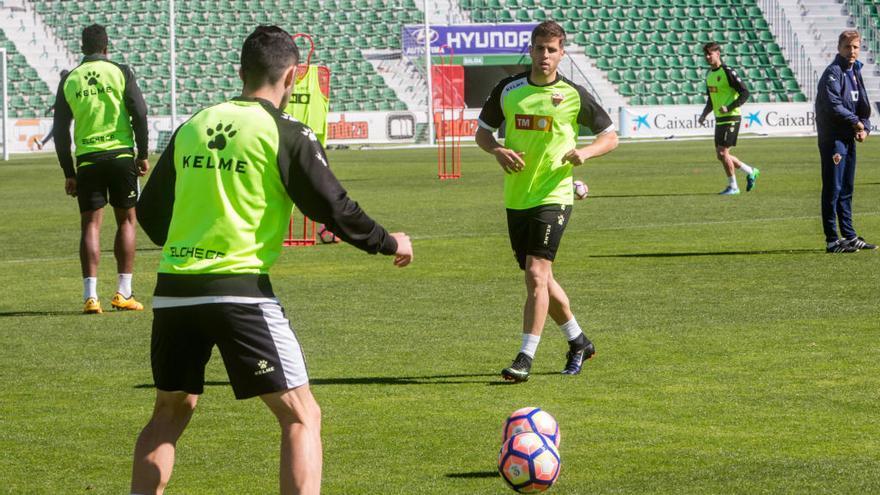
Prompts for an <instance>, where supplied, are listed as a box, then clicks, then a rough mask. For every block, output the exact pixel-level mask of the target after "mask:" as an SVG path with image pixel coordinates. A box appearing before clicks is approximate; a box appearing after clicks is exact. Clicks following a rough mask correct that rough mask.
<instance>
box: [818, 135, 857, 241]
mask: <svg viewBox="0 0 880 495" xmlns="http://www.w3.org/2000/svg"><path fill="white" fill-rule="evenodd" d="M819 156H820V157H821V160H822V228H823V229H824V230H825V242H834V241H837V240H838V239H840V238H843V239H852V238H853V237H856V231H855V229H854V228H853V223H852V197H853V186H854V184H855V178H856V142H855V140H854V139H849V140H846V139H829V140H820V141H819ZM838 227H840V235H839V236H838V232H837V228H838Z"/></svg>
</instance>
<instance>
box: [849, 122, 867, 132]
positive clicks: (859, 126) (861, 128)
mask: <svg viewBox="0 0 880 495" xmlns="http://www.w3.org/2000/svg"><path fill="white" fill-rule="evenodd" d="M852 127H853V130H854V131H856V132H860V131H864V130H865V124H862V122H861V121H859V122H856V123H855V124H853V126H852Z"/></svg>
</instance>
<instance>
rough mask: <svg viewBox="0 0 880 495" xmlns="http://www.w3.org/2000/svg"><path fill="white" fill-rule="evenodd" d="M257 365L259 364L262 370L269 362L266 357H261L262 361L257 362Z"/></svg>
mask: <svg viewBox="0 0 880 495" xmlns="http://www.w3.org/2000/svg"><path fill="white" fill-rule="evenodd" d="M257 366H259V367H260V369H261V370H264V369H266V366H269V362H268V361H266V360H265V359H261V360H260V361H258V362H257Z"/></svg>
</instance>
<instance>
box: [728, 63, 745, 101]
mask: <svg viewBox="0 0 880 495" xmlns="http://www.w3.org/2000/svg"><path fill="white" fill-rule="evenodd" d="M723 67H724V73H725V74H726V75H727V81H728V84H730V87H731V88H733V89H734V90H736V92H737V93H739V97H737V99H735V100H733V102H731V103H730V105H727V110H733V109H734V108H738V107H741V106H742V105H743V103H745V102H746V100H748V99H749V90H748V88H746V85H745V84H744V83H743V82H742V79H740V78H739V76H738V75H736V71H735V70H733V69H731V68H730V67H728V66H726V65H724V66H723Z"/></svg>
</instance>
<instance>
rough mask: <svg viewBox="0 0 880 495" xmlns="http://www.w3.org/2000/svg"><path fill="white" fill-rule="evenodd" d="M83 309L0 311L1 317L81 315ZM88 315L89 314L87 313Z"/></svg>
mask: <svg viewBox="0 0 880 495" xmlns="http://www.w3.org/2000/svg"><path fill="white" fill-rule="evenodd" d="M81 314H83V312H82V311H75V310H73V311H0V318H2V317H4V316H69V315H81ZM86 316H88V315H86Z"/></svg>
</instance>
